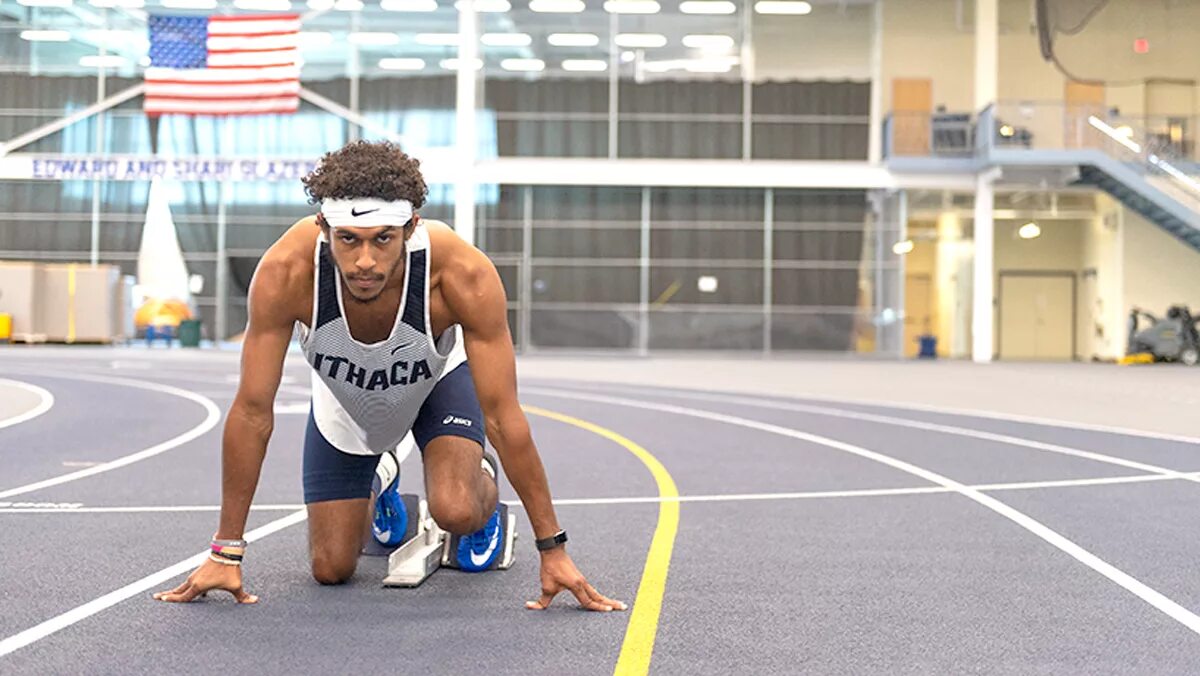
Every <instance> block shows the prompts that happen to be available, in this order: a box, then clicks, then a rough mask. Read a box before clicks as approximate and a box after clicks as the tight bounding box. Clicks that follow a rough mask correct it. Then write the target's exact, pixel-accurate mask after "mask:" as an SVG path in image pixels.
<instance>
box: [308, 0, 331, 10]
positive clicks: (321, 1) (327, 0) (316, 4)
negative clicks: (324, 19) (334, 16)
mask: <svg viewBox="0 0 1200 676" xmlns="http://www.w3.org/2000/svg"><path fill="white" fill-rule="evenodd" d="M333 3H334V0H308V8H309V9H311V10H315V11H317V12H326V11H329V10H331V9H333Z"/></svg>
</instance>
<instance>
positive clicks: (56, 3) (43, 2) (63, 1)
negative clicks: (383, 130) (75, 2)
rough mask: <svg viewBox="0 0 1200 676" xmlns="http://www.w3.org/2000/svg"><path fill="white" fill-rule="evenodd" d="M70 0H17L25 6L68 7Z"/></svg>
mask: <svg viewBox="0 0 1200 676" xmlns="http://www.w3.org/2000/svg"><path fill="white" fill-rule="evenodd" d="M71 2H72V0H17V4H18V5H24V6H25V7H70V6H71Z"/></svg>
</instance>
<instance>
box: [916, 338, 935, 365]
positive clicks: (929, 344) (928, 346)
mask: <svg viewBox="0 0 1200 676" xmlns="http://www.w3.org/2000/svg"><path fill="white" fill-rule="evenodd" d="M917 345H918V347H917V357H919V358H921V359H937V336H931V335H929V334H925V335H923V336H917Z"/></svg>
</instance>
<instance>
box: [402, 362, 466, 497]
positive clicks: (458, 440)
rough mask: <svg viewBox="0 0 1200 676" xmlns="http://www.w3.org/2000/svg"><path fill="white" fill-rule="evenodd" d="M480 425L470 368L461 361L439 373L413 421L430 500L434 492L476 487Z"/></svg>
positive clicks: (414, 434)
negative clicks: (451, 369) (460, 363)
mask: <svg viewBox="0 0 1200 676" xmlns="http://www.w3.org/2000/svg"><path fill="white" fill-rule="evenodd" d="M483 424H484V421H483V411H482V410H481V409H480V407H479V399H478V397H477V396H476V394H475V383H474V381H472V380H471V370H470V367H469V366H468V365H467V364H466V363H463V364H462V365H460V366H458V367H457V368H455V369H454V370H453V371H451V372H450V373H447V374H446V375H444V376H442V379H441V380H439V381H438V384H437V385H436V386H435V387H434V388H433V391H432V392H430V394H429V397H428V398H427V399H426V400H425V403H424V404H423V405H422V406H421V411H420V413H418V415H417V419H416V422H414V423H413V437H414V438H415V439H416V442H417V445H418V446H419V447H420V448H421V459H422V461H423V462H424V464H425V490H426V491H428V492H429V495H430V501H431V502H432V501H433V498H434V494H435V493H441V492H447V491H449V492H456V491H474V490H475V489H476V487H477V482H478V480H479V467H480V465H479V463H480V461H481V460H483V445H484V432H483Z"/></svg>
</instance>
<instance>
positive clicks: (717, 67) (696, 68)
mask: <svg viewBox="0 0 1200 676" xmlns="http://www.w3.org/2000/svg"><path fill="white" fill-rule="evenodd" d="M737 63H738V62H737V59H691V60H688V61H686V62H685V63H684V64H683V69H684V70H686V71H687V72H689V73H728V72H729V71H731V70H733V67H734V66H736V65H737Z"/></svg>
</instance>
